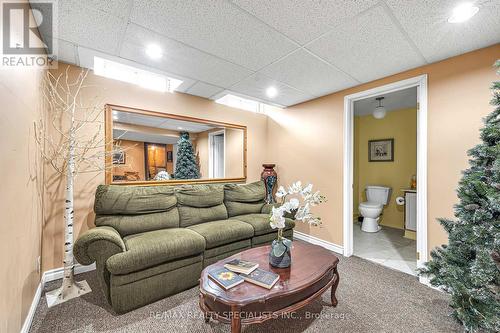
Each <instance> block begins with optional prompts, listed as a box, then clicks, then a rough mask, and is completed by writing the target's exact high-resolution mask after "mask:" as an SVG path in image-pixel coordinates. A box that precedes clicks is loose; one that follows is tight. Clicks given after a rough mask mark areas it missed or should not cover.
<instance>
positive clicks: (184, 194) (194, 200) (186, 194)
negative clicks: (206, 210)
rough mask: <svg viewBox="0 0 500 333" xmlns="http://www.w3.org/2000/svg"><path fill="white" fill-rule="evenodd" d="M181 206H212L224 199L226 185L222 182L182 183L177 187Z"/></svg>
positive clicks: (176, 194) (177, 195)
mask: <svg viewBox="0 0 500 333" xmlns="http://www.w3.org/2000/svg"><path fill="white" fill-rule="evenodd" d="M175 196H176V197H177V200H178V202H179V205H180V206H190V207H198V208H202V207H212V206H217V205H220V204H221V203H222V202H223V201H224V186H223V185H221V184H197V185H182V186H179V187H177V188H176V189H175Z"/></svg>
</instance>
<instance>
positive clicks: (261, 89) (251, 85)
mask: <svg viewBox="0 0 500 333" xmlns="http://www.w3.org/2000/svg"><path fill="white" fill-rule="evenodd" d="M271 86H273V87H275V88H276V89H277V90H278V95H277V96H276V97H275V98H269V97H267V95H266V89H267V88H268V87H271ZM229 90H231V91H235V92H237V93H241V94H244V95H246V96H251V97H255V98H257V99H260V100H263V101H267V102H269V103H272V104H279V105H284V106H290V105H294V104H297V103H300V102H303V101H306V100H310V99H313V98H314V96H312V95H310V94H307V93H304V92H301V91H299V90H297V89H294V88H292V87H290V86H288V85H286V84H284V83H282V82H279V81H277V80H274V79H272V78H270V77H268V76H266V75H263V74H260V73H256V74H254V75H252V76H250V77H248V78H246V79H245V80H243V81H241V82H239V83H238V84H236V85H234V86H233V87H231V88H230V89H229Z"/></svg>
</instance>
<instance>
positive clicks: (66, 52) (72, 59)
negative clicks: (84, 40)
mask: <svg viewBox="0 0 500 333" xmlns="http://www.w3.org/2000/svg"><path fill="white" fill-rule="evenodd" d="M76 59H77V58H76V45H74V44H73V43H69V42H67V41H65V40H62V39H59V40H58V41H57V60H58V61H62V62H65V63H68V64H76V63H77V61H76Z"/></svg>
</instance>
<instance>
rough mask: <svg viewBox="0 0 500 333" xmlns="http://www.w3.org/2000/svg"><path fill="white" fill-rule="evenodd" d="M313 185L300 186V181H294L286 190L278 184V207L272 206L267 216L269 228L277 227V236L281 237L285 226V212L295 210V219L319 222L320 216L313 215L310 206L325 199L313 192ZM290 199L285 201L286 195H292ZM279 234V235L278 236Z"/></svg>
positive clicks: (311, 223)
mask: <svg viewBox="0 0 500 333" xmlns="http://www.w3.org/2000/svg"><path fill="white" fill-rule="evenodd" d="M312 189H313V185H312V184H308V185H307V186H306V187H304V188H302V183H301V182H300V181H296V182H295V183H293V184H292V185H291V186H289V187H288V190H287V189H285V187H283V186H280V187H279V188H278V190H277V192H276V197H277V198H279V199H281V200H282V204H281V206H280V207H272V211H271V214H270V216H269V223H270V225H271V228H273V229H279V230H278V237H282V232H283V229H284V228H285V221H286V219H285V216H284V215H285V213H291V212H292V211H295V210H296V213H295V219H296V220H298V221H302V222H304V223H308V224H310V225H319V224H321V218H319V217H316V216H314V215H313V214H312V213H311V207H314V206H317V205H319V204H320V203H322V202H324V201H325V197H323V196H322V195H321V194H320V193H319V191H316V192H314V193H313V191H312ZM294 194H295V197H292V198H291V199H290V200H288V201H285V199H286V196H287V195H294ZM280 235H281V236H280Z"/></svg>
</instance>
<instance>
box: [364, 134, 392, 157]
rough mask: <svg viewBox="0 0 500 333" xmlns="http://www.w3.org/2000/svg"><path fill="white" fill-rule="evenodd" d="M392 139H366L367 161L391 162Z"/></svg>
mask: <svg viewBox="0 0 500 333" xmlns="http://www.w3.org/2000/svg"><path fill="white" fill-rule="evenodd" d="M393 161H394V139H380V140H370V141H368V162H393Z"/></svg>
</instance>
